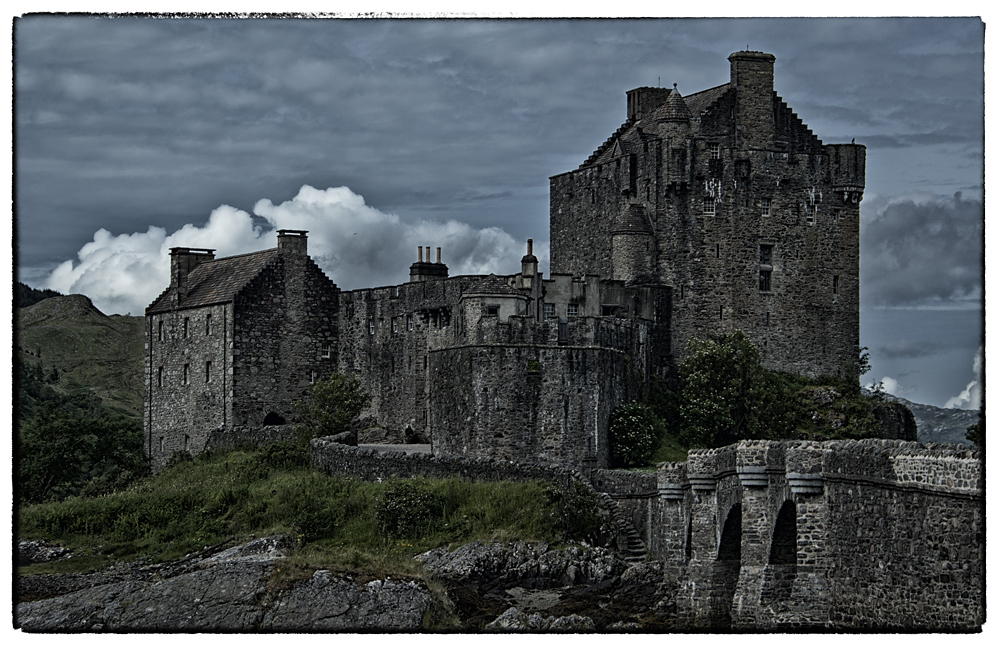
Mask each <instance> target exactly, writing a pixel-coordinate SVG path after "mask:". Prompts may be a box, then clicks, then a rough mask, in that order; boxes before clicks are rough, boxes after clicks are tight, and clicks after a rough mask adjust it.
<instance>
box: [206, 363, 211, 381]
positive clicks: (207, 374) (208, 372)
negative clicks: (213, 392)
mask: <svg viewBox="0 0 1000 646" xmlns="http://www.w3.org/2000/svg"><path fill="white" fill-rule="evenodd" d="M210 381H212V362H211V361H206V362H205V383H206V384H207V383H208V382H210Z"/></svg>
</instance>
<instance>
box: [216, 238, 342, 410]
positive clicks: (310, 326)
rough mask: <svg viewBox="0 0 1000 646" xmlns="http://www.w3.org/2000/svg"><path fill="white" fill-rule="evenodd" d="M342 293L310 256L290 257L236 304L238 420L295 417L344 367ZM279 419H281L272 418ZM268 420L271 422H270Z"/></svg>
mask: <svg viewBox="0 0 1000 646" xmlns="http://www.w3.org/2000/svg"><path fill="white" fill-rule="evenodd" d="M337 294H338V290H337V288H336V285H334V284H333V283H332V282H331V281H330V279H329V278H327V277H326V275H325V274H324V273H323V272H322V270H320V269H319V267H318V266H316V264H315V263H314V262H313V261H312V260H311V259H310V258H309V257H308V256H306V255H305V254H294V253H283V254H282V255H281V257H280V258H279V260H278V261H276V262H275V263H274V264H273V266H271V267H269V268H268V269H265V270H264V271H262V272H260V274H259V275H258V276H257V277H255V278H254V279H253V280H252V281H250V283H249V284H248V285H247V286H246V287H244V288H243V289H242V290H241V291H240V292H239V294H238V295H237V296H236V298H235V299H234V302H233V310H234V323H233V326H234V327H233V330H234V331H233V384H234V386H233V395H234V401H235V402H236V404H235V408H234V410H233V419H232V421H231V422H230V423H231V424H233V425H236V426H249V427H260V426H264V425H265V424H269V423H270V424H274V423H282V422H276V421H272V420H268V415H269V414H272V413H273V414H274V415H277V416H278V417H280V418H281V419H282V420H284V422H292V421H294V419H295V412H294V403H295V402H296V401H298V400H300V399H302V398H303V397H304V396H305V395H306V394H307V393H308V389H309V386H310V384H312V383H314V382H315V381H317V380H319V379H325V378H327V377H329V376H330V375H331V374H333V373H334V372H335V371H336V366H337V347H338V329H337V317H336V315H337V309H338V296H337ZM272 419H273V418H272ZM266 420H267V421H266Z"/></svg>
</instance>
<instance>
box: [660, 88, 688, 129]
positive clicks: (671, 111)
mask: <svg viewBox="0 0 1000 646" xmlns="http://www.w3.org/2000/svg"><path fill="white" fill-rule="evenodd" d="M656 120H657V121H690V120H691V111H690V110H689V109H688V106H687V102H686V101H684V97H682V96H681V93H680V92H678V91H677V84H676V83H674V89H673V90H671V91H670V95H669V96H668V97H667V102H666V103H664V104H663V106H662V107H660V109H659V110H657V111H656Z"/></svg>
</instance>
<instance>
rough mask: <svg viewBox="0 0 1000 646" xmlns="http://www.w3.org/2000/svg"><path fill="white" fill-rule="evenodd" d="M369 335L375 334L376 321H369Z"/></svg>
mask: <svg viewBox="0 0 1000 646" xmlns="http://www.w3.org/2000/svg"><path fill="white" fill-rule="evenodd" d="M368 334H375V319H368Z"/></svg>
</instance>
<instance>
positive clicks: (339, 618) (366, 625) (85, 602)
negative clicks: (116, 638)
mask: <svg viewBox="0 0 1000 646" xmlns="http://www.w3.org/2000/svg"><path fill="white" fill-rule="evenodd" d="M285 559H286V556H285V548H284V542H283V540H282V539H280V538H279V537H270V538H264V539H257V540H254V541H251V542H249V543H247V544H245V545H241V546H238V547H233V548H229V549H226V550H218V549H215V550H214V551H213V552H212V553H211V554H210V555H209V556H204V557H202V556H196V557H194V558H186V559H182V560H181V561H180V562H175V563H173V564H170V565H168V566H161V567H157V568H155V569H154V568H151V567H136V568H134V571H132V572H131V575H130V576H128V574H126V573H123V574H125V575H126V576H127V578H125V579H123V580H117V581H112V582H109V583H103V584H99V585H94V586H92V587H87V588H84V589H79V590H76V591H74V592H70V593H69V594H65V595H61V596H57V597H54V598H50V599H43V600H39V601H29V602H23V603H19V604H18V605H17V607H16V611H15V617H14V623H15V625H16V626H17V627H19V628H21V629H22V630H24V631H25V632H87V631H192V632H194V631H222V632H226V631H229V632H259V631H284V632H287V631H309V630H324V631H338V630H342V631H358V630H380V631H398V630H408V631H412V630H418V629H419V628H420V627H421V625H422V621H423V615H424V613H425V612H426V610H427V608H428V607H429V606H430V599H431V597H430V593H429V592H428V591H427V590H426V588H424V587H423V586H422V585H420V584H417V583H413V582H410V581H392V580H389V579H386V580H381V581H371V582H368V583H355V582H353V581H351V580H349V579H346V578H343V577H337V576H333V575H332V574H330V572H328V571H326V570H319V571H317V572H315V573H314V574H313V575H312V577H311V578H309V579H305V580H301V581H294V582H293V583H291V584H290V585H289V586H288V587H287V589H280V590H276V589H272V588H270V587H269V585H268V581H269V579H270V577H271V576H272V574H275V573H276V571H277V570H278V569H279V568H280V567H281V564H282V563H283V562H284V560H285ZM153 573H155V576H154V575H153ZM119 576H122V575H119ZM30 578H36V579H41V578H43V577H30Z"/></svg>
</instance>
